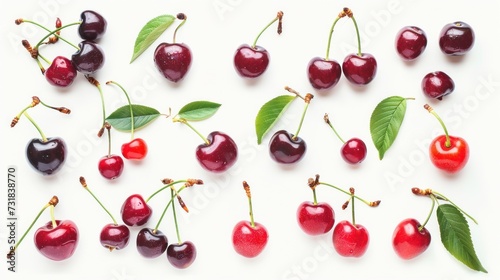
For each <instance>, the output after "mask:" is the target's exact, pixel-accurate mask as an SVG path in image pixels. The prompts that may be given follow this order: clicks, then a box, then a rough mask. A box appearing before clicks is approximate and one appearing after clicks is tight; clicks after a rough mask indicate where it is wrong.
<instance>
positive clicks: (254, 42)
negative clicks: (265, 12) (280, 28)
mask: <svg viewBox="0 0 500 280" xmlns="http://www.w3.org/2000/svg"><path fill="white" fill-rule="evenodd" d="M278 19H279V17H275V18H274V19H273V20H272V21H271V22H269V23H268V24H267V25H266V27H264V29H262V30H261V31H260V33H259V34H258V35H257V37H256V38H255V40H254V41H253V44H252V48H253V49H254V48H255V47H256V46H257V41H258V40H259V38H260V35H262V33H264V31H266V29H268V28H269V26H271V25H272V24H273V23H275V22H276V21H277V20H278Z"/></svg>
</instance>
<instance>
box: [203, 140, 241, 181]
mask: <svg viewBox="0 0 500 280" xmlns="http://www.w3.org/2000/svg"><path fill="white" fill-rule="evenodd" d="M237 158H238V147H237V145H236V143H235V142H234V140H233V139H232V138H231V137H230V136H229V135H227V134H225V133H223V132H220V131H213V132H211V133H210V134H208V136H207V141H206V142H205V143H203V144H200V145H199V146H198V147H197V148H196V159H197V160H198V162H199V163H200V164H201V166H202V167H203V168H204V169H206V170H208V171H212V172H216V173H220V172H224V171H226V170H227V169H229V168H230V167H231V166H233V165H234V164H235V163H236V159H237Z"/></svg>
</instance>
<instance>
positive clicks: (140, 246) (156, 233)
mask: <svg viewBox="0 0 500 280" xmlns="http://www.w3.org/2000/svg"><path fill="white" fill-rule="evenodd" d="M136 245H137V251H138V252H139V254H141V255H142V256H143V257H145V258H157V257H159V256H161V255H162V254H163V253H164V252H165V250H167V246H168V239H167V237H166V236H165V234H163V232H161V231H160V230H153V229H151V228H143V229H141V230H140V231H139V233H138V234H137V240H136Z"/></svg>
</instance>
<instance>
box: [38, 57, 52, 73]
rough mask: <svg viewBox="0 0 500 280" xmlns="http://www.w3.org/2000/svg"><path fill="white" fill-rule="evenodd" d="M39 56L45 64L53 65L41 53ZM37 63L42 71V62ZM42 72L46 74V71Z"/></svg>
mask: <svg viewBox="0 0 500 280" xmlns="http://www.w3.org/2000/svg"><path fill="white" fill-rule="evenodd" d="M38 56H39V57H40V58H42V59H43V61H45V63H47V64H51V63H52V62H51V61H50V60H48V59H47V58H46V57H45V56H43V55H41V54H40V53H38ZM36 62H37V63H38V66H39V67H40V69H42V68H43V67H42V64H41V63H40V60H39V59H36ZM42 72H45V69H44V70H42Z"/></svg>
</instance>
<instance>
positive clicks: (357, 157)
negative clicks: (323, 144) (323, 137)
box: [340, 138, 366, 164]
mask: <svg viewBox="0 0 500 280" xmlns="http://www.w3.org/2000/svg"><path fill="white" fill-rule="evenodd" d="M340 154H341V155H342V158H343V159H344V161H345V162H347V163H350V164H358V163H360V162H362V161H363V160H364V159H365V157H366V144H365V142H363V140H361V139H359V138H351V139H349V140H347V141H346V142H345V143H344V145H342V149H341V150H340Z"/></svg>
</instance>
